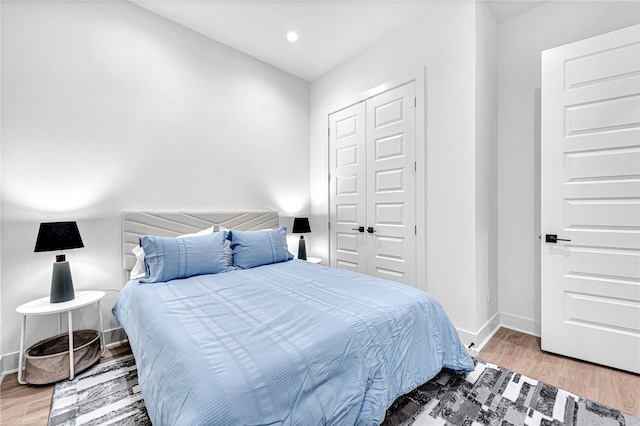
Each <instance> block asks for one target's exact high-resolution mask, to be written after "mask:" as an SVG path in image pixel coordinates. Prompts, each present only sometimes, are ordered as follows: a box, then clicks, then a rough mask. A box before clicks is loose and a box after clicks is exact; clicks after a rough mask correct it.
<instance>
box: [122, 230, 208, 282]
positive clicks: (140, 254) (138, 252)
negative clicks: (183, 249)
mask: <svg viewBox="0 0 640 426" xmlns="http://www.w3.org/2000/svg"><path fill="white" fill-rule="evenodd" d="M208 234H213V226H211V227H209V228H207V229H203V230H202V231H198V232H193V233H191V234H184V235H178V236H177V237H176V238H182V237H197V236H199V235H208ZM131 253H133V254H134V255H135V256H136V264H135V265H133V269H131V274H130V275H129V279H130V280H136V279H138V278H144V277H145V276H146V275H147V271H146V269H145V267H144V250H142V247H140V246H139V245H138V246H135V247H134V248H132V249H131Z"/></svg>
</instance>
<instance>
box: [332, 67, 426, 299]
mask: <svg viewBox="0 0 640 426" xmlns="http://www.w3.org/2000/svg"><path fill="white" fill-rule="evenodd" d="M412 81H413V82H415V84H416V107H415V112H416V117H415V118H416V140H415V143H416V147H415V148H416V150H415V152H416V165H417V167H416V174H415V177H416V227H417V232H416V288H419V289H420V290H423V291H428V287H429V286H428V283H427V263H428V262H426V261H425V262H420V261H419V260H420V259H426V254H427V240H428V234H429V229H428V228H427V208H426V206H427V197H428V194H427V192H426V189H427V170H426V166H427V119H426V117H427V84H426V83H427V67H426V66H422V67H417V68H416V69H414V70H413V71H411V72H409V73H406V74H398V75H397V76H396V77H395V78H392V79H390V80H387V81H384V82H382V83H380V84H378V85H376V86H374V87H373V88H371V89H369V90H365V91H364V92H361V93H360V94H358V95H356V96H350V97H345V98H344V99H342V100H341V101H337V102H336V103H334V104H333V105H329V108H327V109H326V111H328V112H327V114H326V121H325V130H324V131H325V132H326V129H328V128H329V116H330V115H331V114H333V113H336V112H338V111H341V110H343V109H345V108H349V107H351V106H353V105H355V104H357V103H359V102H363V101H366V100H367V99H369V98H373V97H375V96H377V95H379V94H382V93H384V92H387V91H389V90H392V89H395V88H397V87H400V86H403V85H405V84H407V83H410V82H412ZM324 137H325V141H326V143H325V144H324V149H325V161H326V165H327V167H325V170H324V176H325V182H327V185H328V184H329V154H330V153H329V135H328V134H327V133H325V136H324ZM326 197H327V198H326V202H327V210H326V214H327V219H329V218H330V217H331V211H330V210H331V204H330V188H329V187H328V186H327V194H326ZM331 243H332V242H331V230H330V229H329V220H327V250H328V253H327V258H328V260H329V263H330V262H331V259H330V256H331Z"/></svg>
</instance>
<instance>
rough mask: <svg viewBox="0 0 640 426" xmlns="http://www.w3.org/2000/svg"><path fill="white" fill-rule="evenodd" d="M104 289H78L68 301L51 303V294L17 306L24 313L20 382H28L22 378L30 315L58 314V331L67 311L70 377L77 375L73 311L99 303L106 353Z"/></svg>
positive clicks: (19, 365)
mask: <svg viewBox="0 0 640 426" xmlns="http://www.w3.org/2000/svg"><path fill="white" fill-rule="evenodd" d="M104 295H105V293H104V291H77V292H76V293H75V298H74V299H73V300H69V301H68V302H60V303H51V302H49V296H47V297H42V298H40V299H36V300H32V301H31V302H27V303H25V304H23V305H20V306H18V307H17V308H16V312H17V313H19V314H20V315H22V326H21V328H20V355H19V360H18V383H20V384H23V385H24V384H26V383H27V382H25V381H23V380H22V370H23V366H22V363H23V358H24V340H25V329H26V328H27V317H28V316H29V315H51V314H58V332H60V331H61V329H62V314H63V313H65V312H66V313H67V321H68V323H69V379H70V380H72V379H73V378H74V376H75V372H74V362H73V316H72V312H73V311H74V310H76V309H80V308H83V307H85V306H89V305H92V304H94V303H97V305H98V317H99V318H100V349H101V351H102V354H104V349H105V346H104V326H103V323H102V311H101V310H100V300H101V299H102V298H103V297H104Z"/></svg>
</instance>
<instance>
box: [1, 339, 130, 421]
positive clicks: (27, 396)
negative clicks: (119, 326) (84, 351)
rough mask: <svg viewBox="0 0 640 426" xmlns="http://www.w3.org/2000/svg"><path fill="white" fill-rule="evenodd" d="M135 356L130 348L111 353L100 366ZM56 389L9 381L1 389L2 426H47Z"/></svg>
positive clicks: (14, 377)
mask: <svg viewBox="0 0 640 426" xmlns="http://www.w3.org/2000/svg"><path fill="white" fill-rule="evenodd" d="M130 353H131V348H130V347H129V345H120V346H116V347H113V348H110V349H107V350H106V352H105V353H104V355H103V357H102V359H101V360H100V362H106V361H110V360H112V359H114V358H118V357H121V356H124V355H127V354H130ZM52 397H53V385H44V386H32V385H21V384H19V383H18V374H17V373H15V374H11V375H9V376H7V377H5V379H4V381H3V382H2V386H0V426H9V425H11V426H47V423H48V422H49V410H50V408H51V398H52Z"/></svg>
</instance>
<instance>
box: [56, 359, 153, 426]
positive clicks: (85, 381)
mask: <svg viewBox="0 0 640 426" xmlns="http://www.w3.org/2000/svg"><path fill="white" fill-rule="evenodd" d="M54 425H56V426H57V425H68V426H71V425H136V426H138V425H140V426H146V425H149V426H151V421H150V420H149V417H148V416H147V409H146V408H145V406H144V400H143V399H142V393H141V391H140V386H138V370H137V369H136V363H135V359H134V358H133V355H128V356H125V357H121V358H117V359H114V360H112V361H108V362H105V363H100V364H96V365H95V366H93V367H92V368H90V369H88V370H86V371H84V372H83V373H81V374H79V375H77V376H76V377H75V378H74V379H73V380H65V381H62V382H58V383H56V385H55V388H54V390H53V401H52V402H51V412H50V413H49V426H54Z"/></svg>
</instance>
